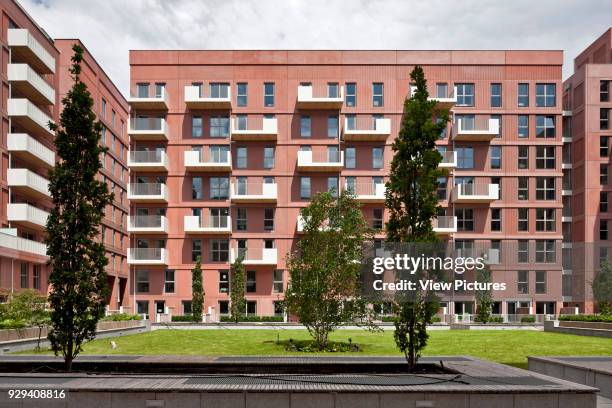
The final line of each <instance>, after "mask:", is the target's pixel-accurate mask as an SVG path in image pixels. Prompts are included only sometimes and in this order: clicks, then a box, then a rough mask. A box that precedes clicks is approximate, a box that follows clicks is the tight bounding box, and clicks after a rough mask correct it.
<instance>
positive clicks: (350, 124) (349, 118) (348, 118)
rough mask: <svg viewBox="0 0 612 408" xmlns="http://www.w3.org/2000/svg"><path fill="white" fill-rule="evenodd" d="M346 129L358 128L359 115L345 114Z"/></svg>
mask: <svg viewBox="0 0 612 408" xmlns="http://www.w3.org/2000/svg"><path fill="white" fill-rule="evenodd" d="M344 119H345V123H346V130H355V129H357V117H356V116H355V115H353V114H349V115H344Z"/></svg>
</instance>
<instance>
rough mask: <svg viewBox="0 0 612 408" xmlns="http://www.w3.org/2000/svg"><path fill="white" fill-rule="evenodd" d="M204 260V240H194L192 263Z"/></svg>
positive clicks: (192, 244)
mask: <svg viewBox="0 0 612 408" xmlns="http://www.w3.org/2000/svg"><path fill="white" fill-rule="evenodd" d="M198 259H202V240H201V239H194V240H192V241H191V261H192V262H198Z"/></svg>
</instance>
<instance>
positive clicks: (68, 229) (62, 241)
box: [47, 45, 113, 371]
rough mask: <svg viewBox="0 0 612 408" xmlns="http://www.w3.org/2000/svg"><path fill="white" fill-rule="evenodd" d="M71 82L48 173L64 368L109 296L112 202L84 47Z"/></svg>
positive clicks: (55, 327)
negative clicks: (107, 214) (107, 220)
mask: <svg viewBox="0 0 612 408" xmlns="http://www.w3.org/2000/svg"><path fill="white" fill-rule="evenodd" d="M72 50H73V51H74V55H73V57H72V67H71V68H70V73H71V74H72V79H73V81H74V82H73V85H72V88H71V89H70V90H69V91H68V93H67V94H66V96H65V97H64V98H63V99H62V104H63V109H62V114H61V116H60V121H59V124H53V123H51V124H50V125H49V126H50V128H51V129H52V130H53V131H54V132H55V147H56V151H57V155H58V157H59V162H58V163H57V164H56V166H55V167H54V168H53V169H52V170H51V171H50V172H49V191H50V193H51V197H52V198H53V204H54V207H53V209H52V210H51V212H50V214H49V218H48V220H47V233H48V234H47V254H48V255H49V265H50V267H51V274H50V276H49V283H50V285H51V293H50V294H49V304H50V306H51V309H52V312H51V330H50V332H49V336H48V337H49V341H50V342H51V347H52V349H53V351H54V352H55V354H56V355H58V354H60V353H61V355H62V356H63V357H64V361H65V368H66V371H71V369H72V361H73V360H74V358H75V357H76V356H77V355H78V354H79V353H80V351H81V347H82V345H83V343H84V342H86V341H88V340H91V339H93V338H94V337H95V334H96V326H97V323H98V320H99V319H100V318H101V317H102V316H103V315H104V307H105V305H106V297H107V294H108V287H107V286H108V284H107V275H106V272H105V271H104V267H105V266H106V265H107V263H108V260H107V259H106V256H105V253H104V245H103V244H102V243H101V242H99V241H98V240H97V239H96V238H97V236H98V234H99V227H100V222H101V221H102V218H103V217H104V209H105V207H106V206H107V205H108V204H110V203H111V202H112V200H113V194H112V193H109V192H108V189H107V186H106V184H105V183H103V182H101V181H98V180H96V175H97V174H98V171H99V170H100V168H101V166H102V165H101V163H100V154H101V153H102V152H103V151H105V150H106V148H104V147H102V146H100V138H101V134H102V124H101V123H100V122H99V121H97V120H96V115H95V114H94V112H93V110H92V107H93V99H92V97H91V95H90V93H89V91H88V90H87V86H86V85H85V84H84V83H83V82H82V81H81V79H80V73H81V63H82V61H83V49H82V48H81V47H80V46H79V45H74V47H73V48H72Z"/></svg>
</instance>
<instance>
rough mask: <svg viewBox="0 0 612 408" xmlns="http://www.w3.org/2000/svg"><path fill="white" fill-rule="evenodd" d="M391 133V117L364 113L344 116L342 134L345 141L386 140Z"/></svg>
mask: <svg viewBox="0 0 612 408" xmlns="http://www.w3.org/2000/svg"><path fill="white" fill-rule="evenodd" d="M390 134H391V119H387V118H376V119H374V118H372V117H368V116H364V115H360V116H355V117H354V118H344V128H343V129H342V135H343V138H344V140H346V141H351V140H354V141H360V140H363V141H372V140H377V141H380V140H386V139H387V137H388V136H389V135H390Z"/></svg>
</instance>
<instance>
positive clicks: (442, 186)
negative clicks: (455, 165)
mask: <svg viewBox="0 0 612 408" xmlns="http://www.w3.org/2000/svg"><path fill="white" fill-rule="evenodd" d="M447 189H448V181H447V180H446V177H440V178H438V192H437V194H438V200H446V194H447Z"/></svg>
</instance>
